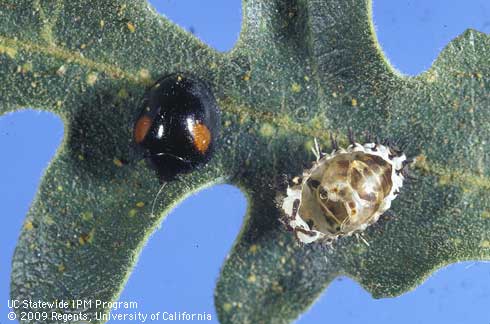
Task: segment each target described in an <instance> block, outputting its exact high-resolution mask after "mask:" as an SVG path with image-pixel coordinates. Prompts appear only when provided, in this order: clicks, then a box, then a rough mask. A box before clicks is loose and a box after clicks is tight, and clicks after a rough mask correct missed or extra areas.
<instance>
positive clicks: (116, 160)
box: [112, 158, 123, 168]
mask: <svg viewBox="0 0 490 324" xmlns="http://www.w3.org/2000/svg"><path fill="white" fill-rule="evenodd" d="M112 162H113V163H114V164H115V165H116V166H117V167H118V168H120V167H122V166H123V163H122V161H121V160H119V159H118V158H114V160H112Z"/></svg>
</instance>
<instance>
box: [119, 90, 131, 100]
mask: <svg viewBox="0 0 490 324" xmlns="http://www.w3.org/2000/svg"><path fill="white" fill-rule="evenodd" d="M117 97H118V98H121V99H126V98H127V97H129V94H128V91H127V90H126V89H125V88H121V89H120V90H119V91H118V93H117Z"/></svg>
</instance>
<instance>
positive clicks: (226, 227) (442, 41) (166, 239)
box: [0, 0, 490, 324]
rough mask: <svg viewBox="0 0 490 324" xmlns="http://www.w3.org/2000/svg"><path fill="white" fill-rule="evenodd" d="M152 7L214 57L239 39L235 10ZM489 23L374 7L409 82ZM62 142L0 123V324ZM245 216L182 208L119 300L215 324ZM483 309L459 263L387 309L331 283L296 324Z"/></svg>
mask: <svg viewBox="0 0 490 324" xmlns="http://www.w3.org/2000/svg"><path fill="white" fill-rule="evenodd" d="M151 3H152V4H153V5H154V6H155V7H156V8H157V10H158V11H159V12H160V13H162V14H163V15H165V16H167V17H168V18H169V19H171V20H173V21H174V22H176V23H178V24H179V25H181V26H182V27H184V28H185V29H187V30H191V31H193V32H194V33H195V34H196V36H197V37H199V38H201V39H202V40H203V41H205V42H206V43H208V44H210V45H211V46H213V47H215V48H217V49H218V50H221V51H226V50H229V49H230V48H232V46H233V44H234V42H235V41H236V39H237V37H238V34H239V30H240V21H241V3H240V1H239V0H205V1H204V0H165V1H151ZM489 14H490V3H488V0H466V1H461V0H430V1H427V0H425V1H424V0H417V1H401V0H399V1H393V0H377V1H374V21H375V24H376V26H377V36H378V39H379V40H380V42H381V45H382V48H383V50H384V51H385V53H386V54H387V56H388V57H389V59H390V61H391V63H392V64H393V65H394V66H395V67H396V68H397V69H399V70H400V71H401V72H402V73H405V74H409V75H416V74H418V73H420V72H422V71H424V70H425V69H427V68H428V67H429V66H430V65H431V63H432V61H433V60H434V59H435V58H436V56H437V54H438V53H439V51H440V50H441V49H442V48H443V47H444V46H445V45H446V44H447V43H448V42H449V41H450V40H451V39H453V38H454V37H455V36H457V35H459V34H460V33H462V32H463V31H464V30H465V29H466V28H468V27H472V28H475V29H478V30H480V31H483V32H487V33H488V32H490V15H489ZM32 132H35V133H36V136H32V135H31V134H32ZM62 136H63V125H62V123H61V120H60V119H59V118H58V117H56V116H54V115H51V114H48V113H39V112H34V111H23V112H18V113H15V114H10V115H7V116H3V117H1V118H0V152H1V159H0V215H2V216H1V219H2V226H1V227H0V247H1V248H0V323H6V322H8V321H7V318H6V315H7V312H8V310H7V299H8V286H9V274H10V260H11V257H12V254H13V251H14V247H15V244H16V241H17V237H18V235H19V231H20V229H21V227H22V222H23V218H24V215H25V214H26V212H27V210H28V208H29V205H30V204H31V201H32V199H33V197H34V194H35V192H36V187H37V186H38V184H39V180H40V177H41V175H42V172H43V170H44V168H46V166H47V165H48V162H49V160H50V159H51V158H52V157H53V155H54V153H55V150H56V149H57V147H58V145H59V144H60V142H61V139H62ZM224 197H226V199H223V198H224ZM215 206H220V207H219V208H218V209H216V208H215ZM245 206H246V201H245V199H244V196H243V195H242V194H241V193H240V191H239V190H238V189H236V188H234V187H232V186H228V185H220V186H215V187H213V188H210V189H207V190H204V191H202V192H200V193H199V194H198V195H195V196H192V197H190V198H189V199H187V200H186V201H185V202H184V203H182V204H181V205H180V206H179V207H177V208H176V209H175V210H174V211H173V212H172V213H171V214H170V215H169V216H168V218H167V219H166V220H165V221H164V223H163V225H162V227H161V228H160V229H159V230H157V231H156V233H155V234H154V235H153V236H152V237H151V239H150V241H149V244H148V245H147V247H146V248H145V249H144V250H143V253H142V255H141V258H140V260H139V262H138V264H137V266H136V268H135V271H134V273H133V274H132V276H131V278H130V279H129V282H128V285H127V286H126V288H125V289H124V291H123V293H122V296H121V300H125V301H137V302H139V310H140V311H142V312H157V311H170V312H174V311H177V312H178V311H187V312H208V313H211V314H212V316H213V322H214V323H215V322H217V320H216V318H217V317H216V314H215V311H214V306H213V290H214V286H215V283H216V279H217V277H218V274H219V269H220V267H221V264H222V262H223V260H224V258H225V256H226V254H227V252H228V251H229V249H230V248H231V245H232V243H233V241H234V239H235V237H236V235H237V234H238V231H239V228H240V226H241V223H242V221H243V216H244V213H245ZM489 306H490V264H488V263H474V262H465V263H460V264H456V265H451V266H449V267H447V268H445V269H442V270H440V271H438V272H437V273H436V274H434V275H433V276H432V277H431V278H430V279H428V280H427V281H426V282H425V283H424V284H422V285H421V286H420V287H418V288H417V289H416V290H415V291H413V292H409V293H406V294H404V295H403V296H401V297H398V298H392V299H381V300H374V299H372V298H371V297H370V295H369V294H368V293H366V292H365V291H364V290H363V289H362V288H360V287H359V285H358V284H357V283H355V282H354V281H352V280H350V279H347V278H338V279H337V280H335V281H334V282H333V283H332V284H331V285H330V286H329V288H328V289H327V290H326V292H325V293H324V294H323V295H322V296H321V297H320V298H319V300H318V301H317V302H316V303H315V304H314V305H313V306H312V308H311V309H310V311H309V312H307V313H306V314H304V315H303V316H302V317H301V318H300V319H299V320H298V321H297V323H298V324H309V323H335V322H338V323H343V324H350V323H361V322H362V323H379V324H381V323H399V324H402V323H407V324H408V323H410V324H415V323H445V324H451V323H454V324H456V323H473V324H478V323H482V324H489V323H490V311H489ZM113 323H116V322H113ZM118 323H121V322H118Z"/></svg>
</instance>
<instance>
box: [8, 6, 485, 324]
mask: <svg viewBox="0 0 490 324" xmlns="http://www.w3.org/2000/svg"><path fill="white" fill-rule="evenodd" d="M243 8H244V24H243V28H242V33H241V36H240V40H239V42H238V44H237V45H236V47H235V48H234V49H233V50H232V51H231V52H230V53H217V52H215V51H214V50H212V49H210V48H209V47H207V46H206V45H204V44H202V43H201V42H200V41H199V40H197V39H196V38H194V37H193V36H192V35H190V34H187V33H185V32H184V31H182V30H181V29H180V28H178V27H176V26H174V25H173V24H171V23H170V22H168V21H167V20H166V19H165V18H163V17H161V16H160V15H158V14H157V13H156V12H155V11H154V10H153V9H152V8H150V7H149V5H148V4H147V3H146V2H145V1H140V0H138V1H97V2H93V1H70V2H69V1H39V0H37V1H10V2H9V1H4V2H2V4H0V21H1V24H0V74H1V75H2V80H3V81H2V84H1V85H0V91H1V92H0V94H1V95H0V113H7V112H11V111H15V110H18V109H21V108H26V107H34V108H37V109H44V110H49V111H52V112H54V113H57V114H59V115H60V116H61V117H62V118H63V120H64V123H65V137H64V141H63V143H62V145H61V147H60V148H59V150H58V152H57V154H56V157H55V158H54V160H53V161H52V162H51V164H50V166H49V168H48V169H47V170H46V173H45V175H44V176H43V180H42V183H41V186H40V188H39V192H38V194H37V197H36V199H35V201H34V203H33V205H32V207H31V209H30V211H29V213H28V215H27V218H26V222H25V226H24V229H23V232H22V234H21V237H20V240H19V244H18V246H17V249H16V253H15V256H14V260H13V273H12V298H14V299H32V300H37V299H41V300H53V299H94V300H95V299H100V300H107V301H112V300H115V299H117V296H118V295H119V293H120V291H121V289H122V287H123V286H124V283H125V282H126V280H127V277H128V275H129V273H130V271H131V269H132V267H133V266H134V264H135V262H136V260H137V257H138V255H139V252H140V250H141V248H142V246H143V245H144V244H145V242H146V240H147V238H148V236H149V235H150V234H151V233H152V232H153V230H154V229H155V227H156V226H158V224H159V223H160V222H161V220H162V219H163V218H164V217H165V215H166V214H167V213H168V211H169V210H170V209H171V208H172V207H173V206H175V204H177V203H178V202H179V201H181V200H182V199H184V198H185V197H186V196H187V195H189V194H191V193H192V192H195V191H197V190H199V189H200V188H203V187H205V186H209V185H212V184H215V183H219V182H228V183H232V184H235V185H237V186H238V187H239V188H241V190H243V191H244V193H245V194H246V195H247V197H248V200H249V206H248V212H247V216H246V219H245V224H244V227H243V229H242V231H241V233H240V235H239V237H238V239H237V241H236V243H235V246H234V247H233V249H232V251H231V252H230V255H229V258H228V259H227V260H226V262H225V264H224V266H223V269H222V273H221V277H220V279H219V281H218V284H217V288H216V295H215V303H216V307H217V310H218V314H219V318H220V321H221V322H222V323H288V322H290V321H292V320H293V319H295V318H297V316H298V315H299V314H300V313H302V312H303V311H305V309H307V308H308V307H309V306H310V305H311V304H312V303H313V302H314V300H315V299H316V298H317V297H318V295H319V294H320V293H321V292H322V291H323V290H324V289H325V287H326V286H327V285H328V284H329V282H330V281H331V280H332V279H333V278H335V277H336V276H337V275H347V276H349V277H352V278H355V279H356V280H357V281H359V282H360V283H361V284H362V285H363V287H365V288H366V289H367V290H368V291H370V292H371V293H372V294H373V296H374V297H385V296H397V295H399V294H401V293H403V292H405V291H407V290H410V289H413V288H414V287H415V286H416V285H418V284H420V283H421V282H422V281H423V280H424V279H425V278H426V277H427V276H428V275H429V274H430V273H431V272H432V271H434V270H435V269H437V268H439V267H441V266H444V265H447V264H449V263H452V262H457V261H461V260H488V259H489V258H490V216H489V215H490V207H489V203H488V199H486V192H487V191H488V189H489V188H490V180H489V168H488V165H489V162H490V161H489V159H490V157H489V155H488V152H487V150H486V149H485V148H486V146H487V145H488V144H487V142H488V138H489V135H490V134H489V132H490V129H489V128H488V124H489V122H490V111H489V110H488V108H487V107H488V106H489V103H490V98H489V95H488V90H489V81H490V80H489V75H490V55H489V54H488V53H489V51H488V49H489V48H490V40H489V38H488V36H486V35H484V34H482V33H479V32H477V31H473V30H468V31H467V32H465V33H464V34H463V35H461V36H460V37H458V38H457V39H456V40H454V41H453V42H452V43H450V44H449V45H448V46H447V47H446V48H445V49H444V50H443V52H442V53H441V55H440V56H439V58H438V59H437V61H436V62H435V63H434V65H433V67H432V68H431V69H430V70H429V71H427V72H426V73H424V74H422V75H420V76H418V77H414V78H409V77H405V76H402V75H400V74H399V73H397V72H396V71H394V70H393V69H392V68H391V66H390V65H389V64H388V63H387V61H386V59H385V58H384V56H383V54H382V53H381V51H380V49H379V44H378V43H377V40H376V39H375V35H374V29H373V26H372V21H371V3H370V2H369V1H362V0H357V1H354V0H351V1H340V0H336V1H319V0H309V1H306V0H288V1H279V0H276V1H266V0H254V1H251V0H248V1H244V2H243ZM174 72H189V73H192V74H194V75H196V76H198V77H200V78H202V79H204V80H206V81H208V82H209V83H210V84H211V86H212V89H213V91H214V94H215V96H216V97H217V99H218V103H219V105H220V107H221V110H222V128H221V136H220V140H219V143H218V149H217V151H216V153H215V155H214V157H213V158H212V160H211V161H210V162H209V163H208V164H207V165H206V166H205V167H203V168H200V169H198V170H196V171H195V172H193V173H191V174H187V175H182V176H179V177H178V178H177V179H176V180H175V181H172V182H169V183H168V184H167V186H166V187H165V190H164V192H163V194H162V195H161V196H159V199H158V200H157V204H156V209H155V211H156V213H155V214H156V215H157V216H155V215H152V214H151V205H152V202H153V198H154V197H155V194H156V193H157V191H158V190H159V188H160V184H159V182H158V180H157V178H156V176H155V174H154V172H153V171H152V170H150V169H149V168H148V167H147V166H146V164H145V163H144V161H142V160H141V156H139V155H138V153H137V152H136V150H135V148H134V145H133V143H132V127H133V123H134V119H135V116H136V115H137V114H138V113H139V111H140V109H141V108H142V107H141V99H142V97H143V95H144V93H145V91H146V89H147V88H148V86H149V85H151V84H152V83H153V82H154V80H156V79H158V78H159V77H161V76H163V75H166V74H170V73H174ZM348 128H351V129H353V130H354V132H355V133H358V134H359V133H361V132H363V131H369V132H371V133H374V134H376V135H378V136H379V137H389V138H393V139H402V140H404V141H406V142H408V143H409V146H408V148H407V154H408V155H409V156H413V157H416V161H417V162H416V165H415V168H414V169H413V170H412V171H413V173H414V174H415V175H416V176H417V178H418V180H417V181H415V182H413V183H412V184H411V185H410V186H409V187H408V188H407V189H406V190H405V191H404V192H402V194H401V195H400V198H399V199H397V200H395V202H394V204H393V205H392V213H393V214H394V216H393V217H383V218H381V220H380V221H378V222H377V223H376V224H374V225H373V226H371V227H369V228H368V229H367V230H366V232H365V233H364V237H365V238H366V240H367V241H368V242H369V246H366V245H365V244H364V243H362V242H360V241H358V240H356V238H355V237H347V238H342V239H340V240H339V241H338V242H337V243H336V244H335V247H334V248H332V249H329V248H322V247H320V246H318V245H315V244H313V245H308V246H303V247H301V246H298V245H297V244H296V243H295V241H294V238H293V236H292V234H291V233H289V232H286V231H285V230H284V228H283V227H282V226H281V225H280V223H279V217H280V210H279V209H278V204H277V199H278V197H281V195H284V193H285V188H284V183H283V178H284V175H290V176H294V175H299V174H301V172H302V171H303V169H304V167H308V166H309V165H310V163H311V161H313V159H314V157H313V155H312V154H311V150H310V148H311V145H312V142H313V138H318V139H319V141H320V143H321V145H322V148H323V150H324V151H329V150H330V149H331V148H330V146H329V144H328V140H329V133H333V134H336V135H337V136H338V137H339V139H340V142H341V144H342V145H344V146H345V145H346V144H347V139H346V134H347V129H348ZM96 311H100V309H99V310H97V309H94V308H89V309H86V310H85V311H84V312H85V313H86V314H88V315H89V316H93V315H94V312H96Z"/></svg>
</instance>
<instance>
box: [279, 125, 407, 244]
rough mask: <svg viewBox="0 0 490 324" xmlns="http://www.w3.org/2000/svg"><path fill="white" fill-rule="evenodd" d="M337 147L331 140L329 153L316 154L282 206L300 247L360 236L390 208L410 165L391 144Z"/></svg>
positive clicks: (350, 134)
mask: <svg viewBox="0 0 490 324" xmlns="http://www.w3.org/2000/svg"><path fill="white" fill-rule="evenodd" d="M349 139H350V145H349V146H348V147H347V148H346V149H343V148H339V147H338V145H337V143H336V141H335V140H334V139H333V137H332V147H333V148H334V150H333V152H332V153H331V154H324V153H321V152H320V149H319V147H318V144H317V142H316V140H315V145H316V147H315V149H314V150H313V152H314V154H315V156H316V157H317V159H316V161H315V162H314V165H313V167H312V168H311V169H309V170H305V171H304V172H303V176H302V177H296V178H295V179H293V184H292V186H289V187H288V189H287V197H286V198H284V200H283V202H282V209H283V211H284V213H285V214H286V218H285V220H284V222H285V223H286V225H287V226H288V227H289V228H290V229H291V230H293V231H294V233H295V236H296V238H297V239H298V241H299V242H301V243H312V242H315V241H323V242H326V243H331V242H333V241H334V240H336V239H337V238H339V237H342V236H348V235H352V234H354V233H360V232H362V231H364V230H365V229H366V227H368V226H369V225H371V224H374V223H375V222H376V221H377V220H378V219H379V217H380V216H381V215H382V214H383V213H384V212H386V211H387V210H388V209H389V208H390V207H391V202H392V201H393V200H394V199H395V198H396V197H397V195H398V194H399V192H400V189H401V187H402V186H403V181H404V179H405V177H406V175H407V174H406V172H407V167H408V165H409V163H410V161H409V160H408V159H407V157H406V156H405V154H404V153H403V152H402V151H400V150H398V149H397V148H396V147H394V146H393V145H390V144H387V143H386V145H383V144H380V143H366V144H360V143H357V142H356V141H355V140H354V138H353V136H352V133H349Z"/></svg>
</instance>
